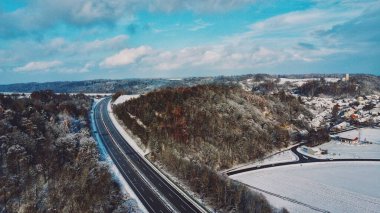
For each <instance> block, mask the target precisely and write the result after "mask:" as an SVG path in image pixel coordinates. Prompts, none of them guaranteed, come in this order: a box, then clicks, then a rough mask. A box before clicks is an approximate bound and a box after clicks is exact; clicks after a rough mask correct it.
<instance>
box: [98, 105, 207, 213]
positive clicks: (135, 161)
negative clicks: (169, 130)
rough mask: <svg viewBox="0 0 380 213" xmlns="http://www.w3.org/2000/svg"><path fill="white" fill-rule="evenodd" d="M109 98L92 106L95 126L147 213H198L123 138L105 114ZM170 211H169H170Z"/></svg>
mask: <svg viewBox="0 0 380 213" xmlns="http://www.w3.org/2000/svg"><path fill="white" fill-rule="evenodd" d="M109 101H110V99H109V98H107V99H103V100H102V101H101V102H100V103H98V104H97V105H96V106H95V109H94V117H95V125H96V128H97V131H98V134H99V136H100V138H101V140H102V141H103V143H104V146H105V147H106V149H107V152H108V154H109V155H110V156H111V158H112V160H113V161H114V162H115V164H116V166H117V168H118V169H119V171H120V173H121V174H122V175H123V177H124V178H125V180H126V181H127V182H128V184H129V185H130V186H131V188H132V190H133V191H134V192H135V194H136V195H137V196H138V197H139V199H140V200H141V202H142V203H143V205H144V206H145V207H146V209H147V210H148V211H149V212H171V211H172V210H173V209H174V211H175V212H201V211H200V210H199V209H198V208H197V207H196V206H194V204H193V203H192V202H190V201H189V200H187V199H186V198H185V197H184V196H183V195H182V194H181V193H179V192H178V191H177V190H176V189H174V188H173V186H171V185H170V184H169V183H167V182H166V180H165V179H163V178H162V177H161V176H160V175H159V174H157V172H156V171H155V170H154V169H152V168H151V167H150V166H149V165H148V164H147V163H146V162H145V161H144V160H143V159H142V157H141V156H140V155H139V154H137V152H136V151H135V150H134V149H133V148H132V147H131V146H130V145H129V144H128V142H127V141H126V140H124V138H123V137H122V135H121V134H120V133H119V131H118V130H117V129H116V127H115V126H114V125H113V123H112V121H111V119H110V117H109V114H108V112H107V104H108V102H109ZM168 206H170V207H172V208H170V207H168Z"/></svg>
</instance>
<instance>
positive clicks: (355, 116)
mask: <svg viewBox="0 0 380 213" xmlns="http://www.w3.org/2000/svg"><path fill="white" fill-rule="evenodd" d="M350 117H351V119H352V120H357V119H358V118H359V115H358V114H352V115H351V116H350Z"/></svg>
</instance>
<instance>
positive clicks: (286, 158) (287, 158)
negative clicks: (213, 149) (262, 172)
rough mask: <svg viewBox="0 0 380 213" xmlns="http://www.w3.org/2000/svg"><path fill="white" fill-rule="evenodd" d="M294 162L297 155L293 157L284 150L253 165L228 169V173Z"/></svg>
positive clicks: (296, 159)
mask: <svg viewBox="0 0 380 213" xmlns="http://www.w3.org/2000/svg"><path fill="white" fill-rule="evenodd" d="M295 161H298V157H297V155H295V154H294V153H293V152H292V151H290V150H286V151H283V152H280V153H276V154H274V155H272V156H269V157H267V158H264V159H262V160H259V161H256V162H254V163H250V164H246V165H244V166H240V167H236V168H234V169H229V170H228V172H231V171H235V170H241V169H246V168H252V167H257V166H264V165H269V164H275V163H286V162H295Z"/></svg>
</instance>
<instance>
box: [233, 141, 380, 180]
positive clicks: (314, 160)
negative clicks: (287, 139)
mask: <svg viewBox="0 0 380 213" xmlns="http://www.w3.org/2000/svg"><path fill="white" fill-rule="evenodd" d="M302 145H304V143H302V144H300V145H298V146H295V147H293V148H291V149H290V150H291V151H292V152H293V153H294V154H296V155H297V156H298V158H299V160H298V161H295V162H283V163H273V164H268V165H263V166H253V167H249V168H244V169H236V170H232V171H229V172H226V174H227V175H228V176H230V175H236V174H239V173H243V172H248V171H253V170H259V169H265V168H270V167H276V166H286V165H292V164H302V163H317V162H336V161H380V159H357V158H352V159H317V158H313V157H309V156H306V155H303V154H301V153H299V152H298V151H297V148H298V147H300V146H302Z"/></svg>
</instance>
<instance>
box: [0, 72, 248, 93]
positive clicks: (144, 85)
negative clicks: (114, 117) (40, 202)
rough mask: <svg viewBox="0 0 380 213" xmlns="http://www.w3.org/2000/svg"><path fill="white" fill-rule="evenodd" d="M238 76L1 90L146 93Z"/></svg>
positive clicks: (5, 88) (233, 79) (1, 87)
mask: <svg viewBox="0 0 380 213" xmlns="http://www.w3.org/2000/svg"><path fill="white" fill-rule="evenodd" d="M246 77H247V76H237V77H223V76H221V77H194V78H184V79H164V78H158V79H124V80H106V79H100V80H87V81H58V82H47V83H35V82H32V83H19V84H9V85H0V92H20V93H21V92H33V91H40V90H53V91H54V92H57V93H81V92H82V93H114V92H117V91H126V92H127V93H130V94H136V93H145V92H149V91H153V90H154V89H158V88H162V87H179V86H194V85H199V84H209V83H230V82H234V83H237V82H238V81H239V80H241V79H242V78H246Z"/></svg>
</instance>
